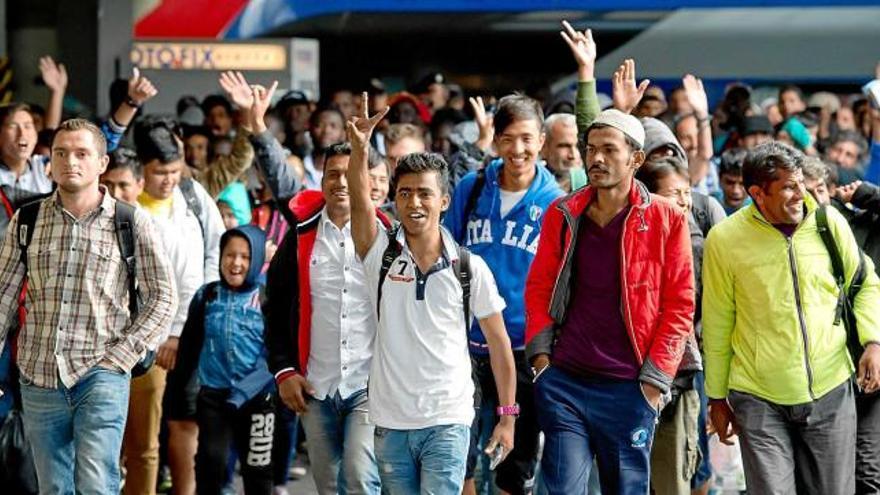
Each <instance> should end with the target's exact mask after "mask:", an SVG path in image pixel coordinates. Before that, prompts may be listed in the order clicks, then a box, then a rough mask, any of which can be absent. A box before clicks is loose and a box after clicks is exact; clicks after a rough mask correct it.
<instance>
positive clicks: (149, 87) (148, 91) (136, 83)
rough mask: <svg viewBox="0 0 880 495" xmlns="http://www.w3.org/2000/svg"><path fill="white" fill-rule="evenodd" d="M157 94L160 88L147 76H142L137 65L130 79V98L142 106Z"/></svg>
mask: <svg viewBox="0 0 880 495" xmlns="http://www.w3.org/2000/svg"><path fill="white" fill-rule="evenodd" d="M157 94H159V90H157V89H156V87H155V86H153V83H152V82H150V80H149V79H147V77H146V76H142V75H141V71H140V70H138V68H137V67H135V68H133V69H132V70H131V78H129V80H128V98H129V99H130V100H132V101H133V102H134V103H136V104H137V105H138V106H140V105H143V104H144V103H146V102H147V101H148V100H149V99H150V98H152V97H154V96H156V95H157Z"/></svg>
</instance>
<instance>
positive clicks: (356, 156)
mask: <svg viewBox="0 0 880 495" xmlns="http://www.w3.org/2000/svg"><path fill="white" fill-rule="evenodd" d="M362 97H363V101H364V104H363V105H361V108H362V109H363V114H362V116H360V117H354V116H352V117H351V118H350V119H349V121H348V122H347V123H346V132H347V134H348V140H349V141H350V142H351V160H350V161H349V164H348V171H347V172H346V174H345V177H346V179H348V194H349V196H350V198H351V199H350V202H351V237H352V238H353V239H354V247H355V250H356V251H357V254H358V256H359V257H360V258H361V259H363V258H364V257H366V256H367V253H368V252H369V251H370V246H372V245H373V241H374V240H375V239H376V235H377V234H378V233H379V226H378V225H376V207H375V206H374V205H373V201H372V200H371V199H370V172H369V167H368V164H367V158H368V157H369V154H370V136H372V135H373V130H374V129H375V128H376V125H377V124H378V123H379V122H380V121H381V120H382V119H383V118H384V117H385V114H386V113H388V107H385V109H384V110H382V111H381V112H379V113H377V114H376V115H373V116H372V117H370V116H369V109H368V108H369V105H367V104H366V102H367V101H368V100H367V93H366V92H364V94H363V96H362Z"/></svg>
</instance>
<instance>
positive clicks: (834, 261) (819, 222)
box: [816, 205, 846, 325]
mask: <svg viewBox="0 0 880 495" xmlns="http://www.w3.org/2000/svg"><path fill="white" fill-rule="evenodd" d="M816 229H817V230H818V231H819V237H821V238H822V243H823V244H825V249H826V250H827V251H828V255H829V256H830V257H831V269H832V271H833V272H834V280H835V282H836V283H837V288H838V289H839V290H840V293H839V295H838V298H837V299H838V300H837V310H836V311H835V313H834V324H835V325H837V324H839V323H840V318H841V316H842V315H843V304H844V299H845V298H846V291H845V289H844V287H845V285H846V275H845V272H844V271H843V262H842V261H841V260H840V253H839V252H838V251H837V243H836V242H835V241H834V235H832V233H831V229H829V228H828V211H827V210H826V209H825V206H824V205H822V206H819V208H818V209H817V210H816Z"/></svg>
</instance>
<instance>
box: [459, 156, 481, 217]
mask: <svg viewBox="0 0 880 495" xmlns="http://www.w3.org/2000/svg"><path fill="white" fill-rule="evenodd" d="M485 186H486V169H485V168H481V169H480V170H477V178H476V179H475V180H474V186H473V187H472V188H471V192H470V194H468V199H467V203H465V205H464V216H463V217H462V220H463V221H464V224H465V225H467V221H468V219H469V218H470V217H471V213H473V212H474V208H476V207H477V200H479V199H480V194H482V192H483V187H485Z"/></svg>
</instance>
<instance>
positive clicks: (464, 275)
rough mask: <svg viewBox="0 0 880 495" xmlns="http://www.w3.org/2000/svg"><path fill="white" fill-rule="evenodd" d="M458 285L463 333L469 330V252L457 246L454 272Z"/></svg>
mask: <svg viewBox="0 0 880 495" xmlns="http://www.w3.org/2000/svg"><path fill="white" fill-rule="evenodd" d="M455 275H456V277H457V278H458V283H459V284H461V299H462V303H463V304H462V307H463V308H464V329H465V332H468V331H470V328H471V252H470V251H469V250H468V249H467V248H464V247H462V246H458V263H457V266H456V270H455Z"/></svg>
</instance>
